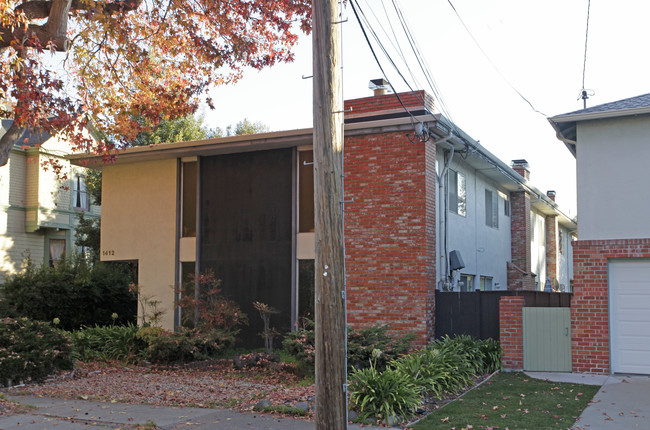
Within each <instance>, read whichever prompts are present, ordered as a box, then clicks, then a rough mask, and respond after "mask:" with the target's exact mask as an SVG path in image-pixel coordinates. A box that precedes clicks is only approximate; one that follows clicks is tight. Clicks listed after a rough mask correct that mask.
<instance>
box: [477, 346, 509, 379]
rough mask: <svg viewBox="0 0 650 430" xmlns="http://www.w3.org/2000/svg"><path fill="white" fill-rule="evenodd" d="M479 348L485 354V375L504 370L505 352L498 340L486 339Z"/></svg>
mask: <svg viewBox="0 0 650 430" xmlns="http://www.w3.org/2000/svg"><path fill="white" fill-rule="evenodd" d="M478 342H479V347H480V348H481V352H482V353H483V373H494V372H496V371H497V370H501V369H502V368H503V366H502V364H501V357H502V355H503V350H502V349H501V344H500V343H499V341H498V340H494V339H485V340H480V341H478Z"/></svg>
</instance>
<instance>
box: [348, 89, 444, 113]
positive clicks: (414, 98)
mask: <svg viewBox="0 0 650 430" xmlns="http://www.w3.org/2000/svg"><path fill="white" fill-rule="evenodd" d="M400 100H401V102H402V103H403V104H404V106H406V107H409V108H420V109H421V108H423V107H426V108H427V109H429V110H433V97H431V96H430V95H429V94H427V93H425V92H424V91H415V92H412V93H400V95H399V99H398V98H397V96H396V95H395V94H385V95H382V96H372V97H365V98H362V99H354V100H346V101H345V110H346V111H349V110H350V109H352V111H350V112H346V116H349V115H355V114H361V113H369V112H380V111H383V110H391V109H403V108H402V104H400Z"/></svg>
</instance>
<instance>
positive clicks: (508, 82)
mask: <svg viewBox="0 0 650 430" xmlns="http://www.w3.org/2000/svg"><path fill="white" fill-rule="evenodd" d="M447 2H448V3H449V6H451V8H452V9H453V11H454V13H455V14H456V17H458V20H459V21H460V23H461V24H462V25H463V27H464V28H465V31H466V32H467V34H469V37H470V38H471V39H472V41H474V44H476V46H477V47H478V49H479V51H481V53H482V54H483V56H484V57H485V58H486V59H487V61H488V62H489V63H490V65H491V66H492V67H493V68H494V70H495V71H496V72H497V73H498V74H499V76H500V77H501V79H503V81H504V82H505V83H506V84H507V85H508V86H509V87H510V89H512V90H513V91H514V92H515V93H517V95H519V97H521V99H522V100H523V101H525V102H526V103H527V104H528V106H530V108H531V109H532V110H533V111H535V112H537V113H538V114H540V115H544V117H546V116H548V115H546V114H545V113H543V112H541V111H539V110H537V108H535V106H533V104H532V103H531V102H530V100H528V99H527V98H526V97H525V96H524V95H523V94H522V93H521V92H520V91H519V90H518V89H517V88H515V86H514V85H512V83H510V81H509V80H508V78H506V77H505V75H504V74H503V73H502V72H501V70H500V69H499V68H498V67H497V65H496V64H494V62H493V61H492V59H491V58H490V56H489V55H488V54H487V53H486V52H485V51H484V50H483V48H482V47H481V44H480V43H478V40H476V38H475V37H474V35H473V34H472V32H471V31H470V30H469V27H467V24H465V21H463V18H462V17H461V16H460V13H459V12H458V10H457V9H456V7H455V6H454V4H453V3H452V2H451V0H447Z"/></svg>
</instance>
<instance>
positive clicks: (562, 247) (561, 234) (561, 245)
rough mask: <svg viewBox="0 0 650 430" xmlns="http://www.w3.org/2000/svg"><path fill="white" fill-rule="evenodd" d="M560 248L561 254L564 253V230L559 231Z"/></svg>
mask: <svg viewBox="0 0 650 430" xmlns="http://www.w3.org/2000/svg"><path fill="white" fill-rule="evenodd" d="M558 248H559V251H560V254H564V232H563V231H562V230H560V231H559V240H558Z"/></svg>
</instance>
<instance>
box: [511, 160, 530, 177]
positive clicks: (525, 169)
mask: <svg viewBox="0 0 650 430" xmlns="http://www.w3.org/2000/svg"><path fill="white" fill-rule="evenodd" d="M510 166H511V167H512V169H513V170H514V171H515V172H517V173H519V174H520V175H521V176H523V177H524V179H526V180H529V179H530V170H529V166H528V161H526V160H524V159H523V158H522V159H521V160H512V163H510Z"/></svg>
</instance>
